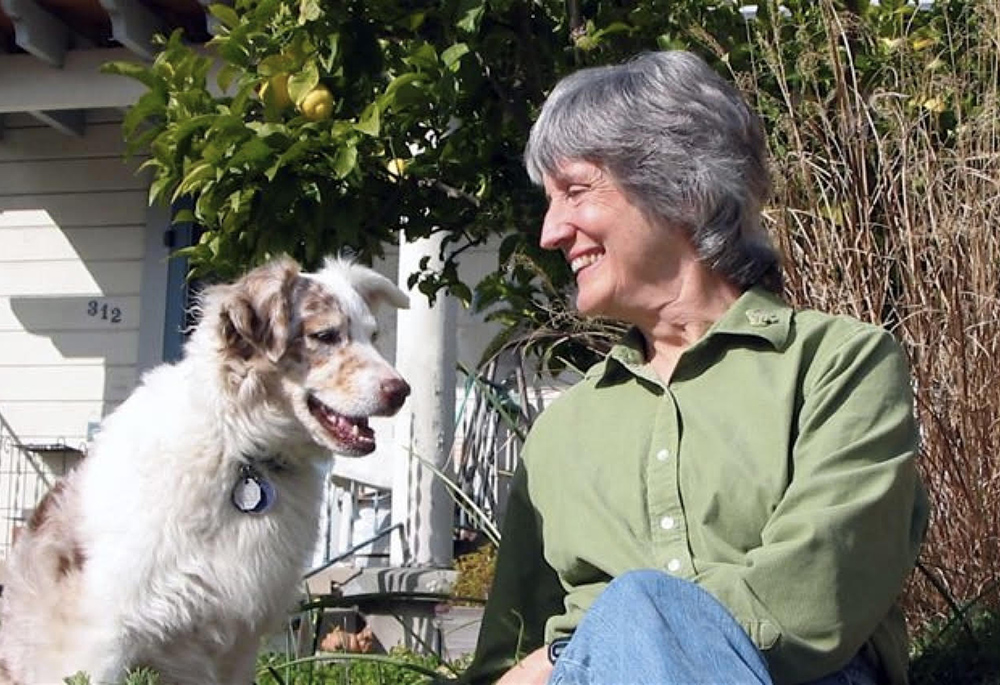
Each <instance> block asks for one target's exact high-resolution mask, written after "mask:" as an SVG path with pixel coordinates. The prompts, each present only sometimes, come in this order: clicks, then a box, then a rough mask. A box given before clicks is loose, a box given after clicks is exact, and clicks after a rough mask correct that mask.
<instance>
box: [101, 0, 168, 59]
mask: <svg viewBox="0 0 1000 685" xmlns="http://www.w3.org/2000/svg"><path fill="white" fill-rule="evenodd" d="M101 7H103V8H104V9H105V10H107V12H108V15H109V16H110V17H111V36H112V37H113V38H114V39H115V40H117V41H118V42H119V43H121V44H122V45H124V46H125V47H126V48H128V49H129V50H131V51H132V52H134V53H135V54H137V55H140V56H142V57H145V58H146V59H153V56H154V55H155V54H156V49H155V46H154V45H153V36H155V35H156V34H157V33H167V24H166V22H165V21H163V20H162V19H161V18H160V17H159V16H157V15H156V14H154V13H153V12H152V11H150V10H149V9H147V8H146V7H145V6H144V5H142V4H140V3H139V2H137V1H136V0H101Z"/></svg>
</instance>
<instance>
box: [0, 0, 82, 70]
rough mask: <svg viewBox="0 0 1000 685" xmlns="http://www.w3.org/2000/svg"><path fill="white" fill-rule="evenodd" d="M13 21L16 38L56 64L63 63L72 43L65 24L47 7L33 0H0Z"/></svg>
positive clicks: (32, 52)
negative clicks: (47, 9) (45, 8)
mask: <svg viewBox="0 0 1000 685" xmlns="http://www.w3.org/2000/svg"><path fill="white" fill-rule="evenodd" d="M0 6H2V7H3V11H4V13H5V14H6V15H7V16H8V17H9V18H10V19H11V21H12V22H13V24H14V42H15V43H16V44H17V46H18V47H20V48H21V49H22V50H24V51H25V52H28V53H30V54H32V55H34V56H35V57H37V58H38V59H40V60H43V61H44V62H46V63H48V64H49V65H50V66H53V67H61V66H62V65H63V60H64V58H65V56H66V49H67V48H68V47H69V39H70V35H71V34H70V30H69V27H68V26H66V24H64V23H62V22H61V21H60V20H59V19H57V18H56V17H54V16H53V15H51V14H49V13H48V12H47V11H45V10H44V9H43V8H42V7H41V6H39V5H38V3H36V2H35V1H34V0H0Z"/></svg>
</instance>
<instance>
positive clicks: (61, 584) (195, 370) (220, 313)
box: [0, 259, 409, 685]
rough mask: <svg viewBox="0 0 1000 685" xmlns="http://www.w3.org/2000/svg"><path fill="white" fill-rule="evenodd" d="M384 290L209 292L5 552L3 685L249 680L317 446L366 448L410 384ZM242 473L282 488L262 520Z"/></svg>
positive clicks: (275, 612) (288, 570)
mask: <svg viewBox="0 0 1000 685" xmlns="http://www.w3.org/2000/svg"><path fill="white" fill-rule="evenodd" d="M378 302H386V303H389V304H392V305H394V306H397V307H405V306H406V304H407V298H406V295H405V294H404V293H403V292H402V291H400V290H399V289H398V288H396V286H395V285H393V283H392V282H391V281H389V280H388V279H386V278H384V277H383V276H381V275H379V274H377V273H375V272H374V271H371V270H369V269H366V268H363V267H361V266H357V265H354V264H351V263H349V262H346V261H342V260H328V261H327V263H326V266H325V267H324V268H323V269H322V270H320V271H319V272H317V273H315V274H305V273H300V271H299V268H298V265H297V264H296V263H295V262H293V261H292V260H290V259H280V260H277V261H274V262H272V263H270V264H268V265H265V266H263V267H260V268H258V269H256V270H254V271H251V272H250V273H249V274H247V275H246V276H245V277H244V278H243V279H241V280H240V281H238V282H236V283H234V284H231V285H221V286H214V287H212V288H209V289H208V290H206V292H205V295H204V297H203V298H202V301H201V309H202V312H201V314H202V316H201V319H200V323H199V324H198V326H197V327H196V328H195V330H194V331H193V334H192V336H191V339H190V341H189V342H188V344H187V346H186V348H185V358H184V360H183V361H181V362H179V363H177V364H175V365H163V366H160V367H158V368H156V369H154V370H152V371H151V372H149V373H148V374H146V375H145V376H144V378H143V380H142V383H141V385H140V386H139V387H138V388H137V389H136V391H135V392H134V393H133V394H132V396H131V397H130V398H129V399H128V400H127V401H126V402H125V403H123V404H122V405H121V407H120V408H119V409H118V410H117V411H115V412H114V413H113V414H111V415H110V416H109V417H107V419H106V420H105V421H104V424H103V426H102V429H101V431H100V433H99V435H98V436H97V438H96V439H95V442H94V444H93V446H92V449H91V450H90V452H89V454H88V456H87V457H86V459H85V460H84V461H83V462H82V464H81V466H80V467H79V468H78V469H77V470H75V471H74V472H73V473H71V474H70V475H69V476H67V477H66V478H65V479H63V480H62V481H60V482H59V483H58V484H57V485H56V487H55V488H54V489H53V490H52V491H51V492H50V493H49V494H48V495H47V496H46V498H45V499H44V500H43V501H42V503H41V504H40V505H39V507H38V508H37V509H36V510H35V513H34V516H33V518H32V519H31V521H30V523H29V525H28V526H27V528H26V530H25V532H24V533H23V534H22V536H21V537H20V538H19V540H18V542H17V544H16V545H15V546H14V548H13V550H12V553H11V556H10V558H9V559H8V576H7V584H6V586H5V587H4V592H3V597H2V606H0V683H3V682H6V683H17V684H18V685H34V684H36V683H38V684H41V683H44V684H45V685H52V684H54V683H60V682H62V680H63V678H64V677H66V676H69V675H72V674H74V673H76V672H78V671H84V672H86V673H88V674H89V675H90V677H91V682H93V683H108V682H114V683H117V682H119V681H120V680H121V679H122V678H123V677H124V675H125V673H126V671H127V670H130V669H134V668H138V667H143V666H145V667H150V668H152V669H154V670H156V671H157V672H159V673H160V675H161V680H162V682H163V683H165V684H167V683H171V684H188V683H190V684H191V685H195V684H197V685H212V684H218V685H230V684H232V685H249V683H251V682H252V681H253V669H254V663H255V656H256V652H257V649H258V646H259V642H260V639H261V637H262V636H263V635H265V634H268V633H269V632H270V631H273V630H275V629H277V628H278V627H279V626H280V623H281V621H282V620H283V618H285V617H286V616H287V612H288V611H289V609H290V608H292V605H293V604H294V601H295V594H296V590H297V588H298V583H299V581H300V579H301V574H302V572H303V570H304V565H305V564H306V563H307V562H308V557H309V555H310V553H311V551H312V549H313V547H314V544H315V540H316V535H317V528H318V525H317V521H318V510H319V506H320V502H321V498H322V484H323V474H324V471H323V467H324V465H325V463H326V462H327V461H328V460H327V458H326V457H327V455H329V451H330V450H332V451H334V452H337V453H340V454H347V455H354V456H360V455H363V454H367V453H369V452H371V451H372V450H373V449H374V448H375V441H374V435H373V433H372V431H371V430H370V429H369V427H368V424H367V421H366V420H365V419H366V417H369V416H373V415H383V416H384V415H391V414H393V413H395V412H396V411H397V410H398V409H399V407H400V405H401V404H402V403H403V401H404V399H405V397H406V395H407V394H408V393H409V387H408V386H407V385H406V383H405V382H404V381H403V379H402V378H400V376H399V375H398V374H397V373H396V371H395V370H394V369H393V368H392V367H391V366H390V365H389V364H388V363H387V362H386V361H385V360H384V359H383V358H382V357H381V356H380V355H379V354H378V353H377V352H376V351H375V349H374V347H373V346H372V337H373V334H374V332H375V320H374V318H373V316H372V313H371V310H372V307H373V306H374V305H375V304H376V303H378ZM248 465H249V466H251V467H252V468H253V469H254V470H253V473H254V474H257V475H258V476H259V478H260V480H263V481H265V482H266V483H267V484H269V485H270V486H271V487H272V488H273V490H274V492H275V495H276V496H275V497H274V498H273V499H268V502H269V503H270V505H269V506H268V507H267V508H265V509H264V510H263V511H260V512H258V513H253V512H245V511H241V510H240V509H238V508H237V506H236V505H235V504H234V503H233V492H234V488H236V487H237V483H238V482H239V481H240V479H241V474H243V475H245V474H246V467H247V466H248ZM258 482H260V481H258Z"/></svg>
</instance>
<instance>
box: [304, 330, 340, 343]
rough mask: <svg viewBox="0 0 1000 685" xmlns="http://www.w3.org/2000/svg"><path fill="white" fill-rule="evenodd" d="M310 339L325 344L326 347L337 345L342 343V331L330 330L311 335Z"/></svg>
mask: <svg viewBox="0 0 1000 685" xmlns="http://www.w3.org/2000/svg"><path fill="white" fill-rule="evenodd" d="M309 337H310V338H312V339H313V340H316V341H318V342H321V343H323V344H324V345H336V344H337V343H339V342H340V331H338V330H337V329H336V328H328V329H326V330H323V331H317V332H316V333H310V334H309Z"/></svg>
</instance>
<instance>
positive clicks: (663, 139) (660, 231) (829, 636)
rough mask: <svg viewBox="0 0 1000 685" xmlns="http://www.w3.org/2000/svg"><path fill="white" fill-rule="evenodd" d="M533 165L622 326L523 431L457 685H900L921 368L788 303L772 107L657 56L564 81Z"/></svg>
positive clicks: (568, 242)
mask: <svg viewBox="0 0 1000 685" xmlns="http://www.w3.org/2000/svg"><path fill="white" fill-rule="evenodd" d="M526 163H527V168H528V171H529V173H530V175H531V177H532V178H533V179H534V180H535V181H536V182H538V183H540V184H541V185H542V186H543V187H544V188H545V193H546V195H547V196H548V199H549V209H548V212H547V213H546V215H545V220H544V224H543V226H542V237H541V244H542V246H543V247H545V248H549V249H553V250H560V251H561V252H562V253H563V254H564V255H565V257H566V260H567V261H568V262H569V264H570V267H571V268H572V270H573V273H574V274H575V277H576V284H577V294H576V303H577V307H578V308H579V310H580V311H581V312H582V313H584V314H586V315H594V316H605V317H612V318H615V319H620V320H622V321H625V322H628V323H630V324H632V326H633V329H632V331H631V332H630V333H629V334H628V335H627V336H626V337H625V339H624V340H622V342H621V344H620V345H618V346H617V347H616V348H615V349H614V350H613V351H612V352H611V353H610V354H609V355H608V357H607V359H606V360H605V361H603V362H602V363H600V364H598V365H596V366H595V367H594V368H592V369H591V370H590V371H589V372H588V373H587V375H586V377H585V378H584V380H582V381H581V382H580V383H579V384H577V385H575V386H574V387H573V388H571V389H570V390H568V391H567V392H566V393H564V395H563V396H562V397H561V398H560V399H559V400H557V401H556V402H555V403H553V404H552V406H551V407H549V409H547V410H546V411H545V412H544V413H543V414H542V415H541V416H540V417H539V418H538V420H537V422H536V423H535V425H534V427H533V428H532V431H531V434H530V436H529V438H528V441H527V443H526V445H525V449H524V459H523V464H522V467H521V468H520V469H519V471H518V473H517V474H516V476H515V480H514V488H513V490H512V493H511V497H510V499H509V504H508V509H507V513H506V517H505V521H504V532H503V542H502V544H501V549H500V554H499V559H498V564H497V575H496V579H495V582H494V586H493V589H492V591H491V594H490V600H489V604H488V606H487V608H486V613H485V616H484V621H483V626H482V630H481V633H480V639H479V643H478V645H477V651H476V656H475V659H474V662H473V664H472V666H471V667H470V668H469V670H468V671H467V672H466V674H465V675H464V679H465V680H468V681H470V682H480V681H493V680H495V679H496V678H501V681H500V682H502V683H508V682H515V683H544V682H546V681H549V682H559V683H595V684H601V685H607V684H609V683H678V684H685V685H687V684H689V683H778V684H785V683H789V684H791V683H806V682H810V683H815V682H821V683H847V682H850V683H876V682H879V683H882V682H886V683H903V682H905V681H906V671H907V645H906V633H905V628H904V625H903V619H902V615H901V613H900V611H899V609H898V606H897V597H898V595H899V593H900V590H901V588H902V586H903V582H904V580H905V578H906V576H907V574H908V573H909V572H910V570H911V568H912V566H913V564H914V562H915V559H916V555H917V551H918V547H919V544H920V541H921V539H922V536H923V532H924V528H925V524H926V520H927V505H926V498H925V495H924V492H923V488H922V486H921V483H920V480H919V477H918V474H917V470H916V466H915V463H914V461H915V458H916V455H917V449H918V447H917V437H918V432H917V427H916V425H915V422H914V416H913V407H912V398H911V394H910V380H909V375H908V371H907V367H906V362H905V360H904V358H903V355H902V353H901V351H900V349H899V347H898V346H897V345H896V343H895V342H894V341H893V339H892V337H891V335H889V334H888V333H887V332H885V331H884V330H882V329H879V328H876V327H874V326H870V325H867V324H863V323H861V322H859V321H856V320H853V319H850V318H847V317H842V316H830V315H826V314H821V313H818V312H813V311H796V310H793V309H792V308H791V307H790V306H789V305H788V304H786V303H785V302H784V301H782V299H781V297H780V292H781V265H780V260H779V256H778V254H777V252H776V251H775V249H774V248H773V247H772V246H771V244H770V242H769V241H768V238H767V236H766V234H765V232H764V230H763V229H762V227H761V222H760V213H761V207H762V205H763V203H764V202H765V199H766V196H767V193H768V188H769V183H768V174H767V169H766V165H767V163H766V156H765V142H764V136H763V132H762V130H761V125H760V123H759V121H758V119H757V117H756V116H755V115H754V114H753V112H752V111H751V110H750V109H749V107H748V106H747V104H746V103H745V102H744V100H743V98H742V97H741V96H740V95H739V93H738V92H737V91H736V89H734V88H733V87H732V86H731V85H730V84H729V83H727V82H726V81H725V80H724V79H722V78H720V77H719V76H718V75H717V74H716V73H715V72H714V71H713V70H712V69H710V68H709V67H708V66H707V65H706V64H705V63H704V62H702V61H701V60H700V59H699V58H697V57H695V56H694V55H692V54H689V53H686V52H659V53H650V54H644V55H641V56H639V57H638V58H636V59H634V60H632V61H629V62H627V63H625V64H621V65H618V66H611V67H601V68H594V69H585V70H582V71H580V72H578V73H575V74H573V75H571V76H569V77H567V78H565V79H564V80H562V81H561V82H560V83H559V84H558V85H557V86H556V88H555V89H554V90H553V92H552V94H551V95H550V96H549V98H548V100H547V101H546V103H545V105H544V107H543V109H542V112H541V114H540V116H539V118H538V121H537V122H536V124H535V126H534V128H533V129H532V132H531V137H530V140H529V143H528V147H527V151H526ZM501 676H502V677H501ZM550 678H551V680H550Z"/></svg>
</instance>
